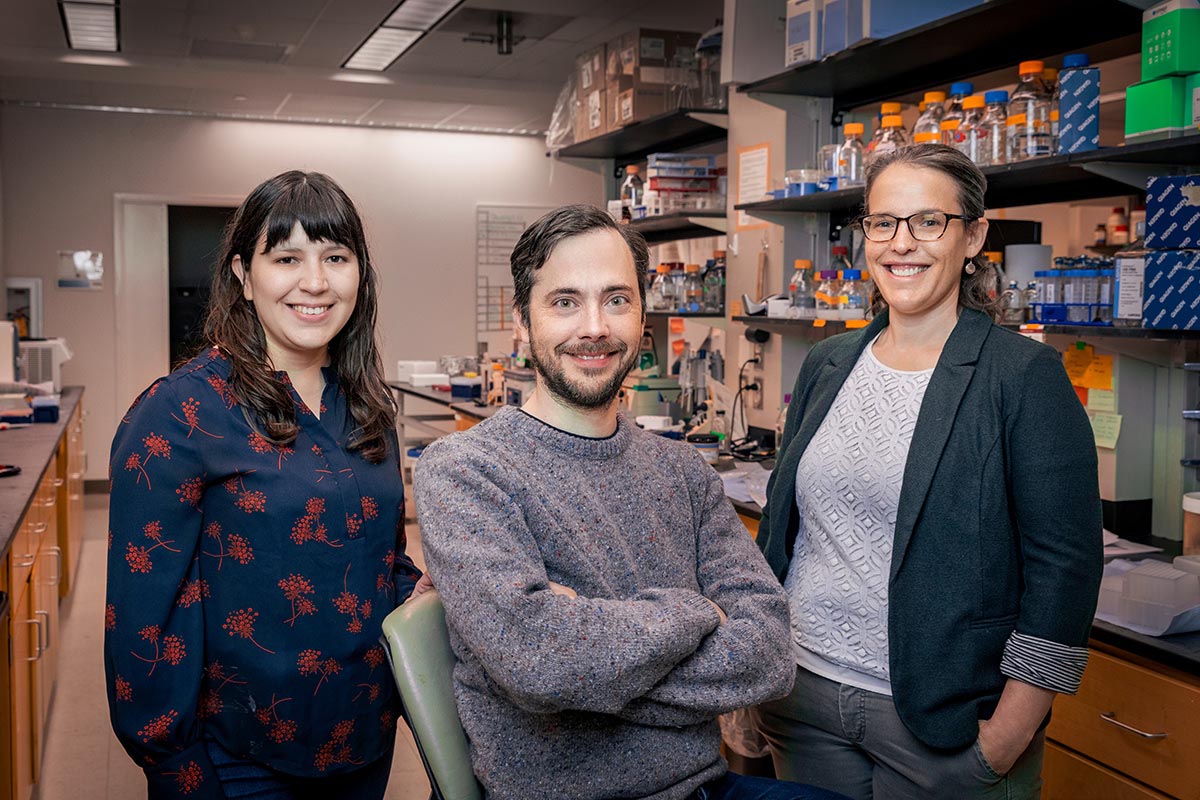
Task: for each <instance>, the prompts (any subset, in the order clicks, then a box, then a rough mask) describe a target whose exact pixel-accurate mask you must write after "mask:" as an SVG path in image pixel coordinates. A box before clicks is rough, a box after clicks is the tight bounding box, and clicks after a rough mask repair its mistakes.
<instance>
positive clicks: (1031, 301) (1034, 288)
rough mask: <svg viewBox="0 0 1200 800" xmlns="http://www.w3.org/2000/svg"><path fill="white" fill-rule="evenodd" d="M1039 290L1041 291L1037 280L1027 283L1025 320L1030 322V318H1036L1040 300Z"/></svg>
mask: <svg viewBox="0 0 1200 800" xmlns="http://www.w3.org/2000/svg"><path fill="white" fill-rule="evenodd" d="M1039 291H1040V289H1039V288H1038V284H1037V281H1030V282H1029V283H1027V284H1025V321H1026V322H1028V321H1029V320H1031V319H1033V318H1034V310H1035V309H1036V307H1037V304H1038V301H1039V297H1038V292H1039Z"/></svg>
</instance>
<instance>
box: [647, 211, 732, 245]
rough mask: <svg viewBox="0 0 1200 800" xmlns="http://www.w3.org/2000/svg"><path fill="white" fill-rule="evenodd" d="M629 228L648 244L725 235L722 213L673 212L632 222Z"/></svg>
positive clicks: (723, 214) (723, 215)
mask: <svg viewBox="0 0 1200 800" xmlns="http://www.w3.org/2000/svg"><path fill="white" fill-rule="evenodd" d="M629 227H630V228H632V229H633V230H635V231H637V232H638V233H640V234H642V236H644V237H646V242H647V243H649V244H661V243H662V242H674V241H679V240H681V239H699V238H702V237H704V236H720V235H722V234H723V233H725V212H724V211H673V212H671V213H670V214H663V215H661V216H657V217H646V218H645V219H638V220H634V221H633V222H631V223H629Z"/></svg>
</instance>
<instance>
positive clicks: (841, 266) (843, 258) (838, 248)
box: [829, 244, 854, 272]
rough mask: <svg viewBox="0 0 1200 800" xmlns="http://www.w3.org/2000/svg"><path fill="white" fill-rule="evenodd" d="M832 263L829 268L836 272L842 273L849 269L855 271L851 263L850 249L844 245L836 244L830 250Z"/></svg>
mask: <svg viewBox="0 0 1200 800" xmlns="http://www.w3.org/2000/svg"><path fill="white" fill-rule="evenodd" d="M829 255H830V258H831V260H830V262H829V268H830V269H831V270H833V271H834V272H841V271H843V270H847V269H854V265H853V264H851V263H850V248H849V247H846V245H844V244H835V245H834V246H833V247H831V248H830V249H829Z"/></svg>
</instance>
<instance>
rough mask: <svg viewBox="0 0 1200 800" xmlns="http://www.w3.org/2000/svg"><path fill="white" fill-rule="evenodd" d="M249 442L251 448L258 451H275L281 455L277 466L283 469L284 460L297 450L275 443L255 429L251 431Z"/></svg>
mask: <svg viewBox="0 0 1200 800" xmlns="http://www.w3.org/2000/svg"><path fill="white" fill-rule="evenodd" d="M247 442H249V444H250V449H251V450H253V451H254V452H256V453H264V454H266V453H275V454H277V455H278V456H279V458H278V460H277V462H276V468H278V469H283V462H284V460H286V459H287V457H288V456H290V455H292V454H293V453H295V452H296V451H295V450H293V449H292V448H291V447H288V446H287V445H285V444H273V443H272V442H271V441H269V440H268V439H267V438H266V437H265V436H263V435H262V434H260V433H258V432H257V431H255V432H254V433H251V434H250V436H249V438H248V439H247Z"/></svg>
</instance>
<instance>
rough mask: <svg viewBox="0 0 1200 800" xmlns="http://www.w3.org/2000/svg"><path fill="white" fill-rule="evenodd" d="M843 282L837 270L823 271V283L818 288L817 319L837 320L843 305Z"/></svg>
mask: <svg viewBox="0 0 1200 800" xmlns="http://www.w3.org/2000/svg"><path fill="white" fill-rule="evenodd" d="M841 289H842V287H841V281H839V280H838V277H837V271H836V270H822V271H821V283H820V285H819V286H817V291H816V298H817V302H816V306H817V319H837V318H838V307H839V306H840V305H841V300H840V296H841V293H842V292H841Z"/></svg>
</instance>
